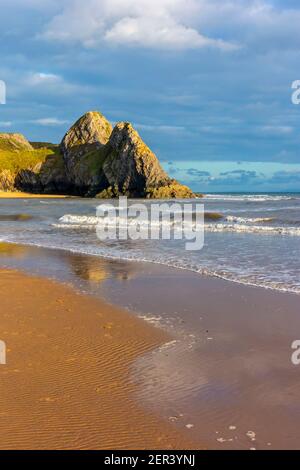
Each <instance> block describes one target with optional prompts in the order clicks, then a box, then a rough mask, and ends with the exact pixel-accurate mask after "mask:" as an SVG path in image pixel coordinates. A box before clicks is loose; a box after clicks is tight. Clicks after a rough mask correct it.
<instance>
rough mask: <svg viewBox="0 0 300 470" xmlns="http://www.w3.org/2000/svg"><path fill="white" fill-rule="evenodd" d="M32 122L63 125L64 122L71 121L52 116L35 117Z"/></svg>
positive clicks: (45, 124) (43, 124)
mask: <svg viewBox="0 0 300 470" xmlns="http://www.w3.org/2000/svg"><path fill="white" fill-rule="evenodd" d="M30 122H31V123H33V124H38V125H40V126H61V125H62V124H68V123H69V121H65V120H63V119H57V118H52V117H47V118H41V119H35V120H33V121H30Z"/></svg>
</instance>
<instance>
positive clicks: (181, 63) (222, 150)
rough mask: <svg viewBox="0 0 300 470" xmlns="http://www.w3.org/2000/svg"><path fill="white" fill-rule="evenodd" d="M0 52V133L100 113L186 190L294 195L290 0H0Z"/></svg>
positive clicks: (295, 43) (298, 35)
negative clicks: (139, 141) (125, 129)
mask: <svg viewBox="0 0 300 470" xmlns="http://www.w3.org/2000/svg"><path fill="white" fill-rule="evenodd" d="M0 57H1V60H0V81H1V80H3V81H4V82H5V84H6V104H0V132H21V133H23V134H24V135H25V136H26V137H27V138H28V139H29V140H36V141H51V142H59V141H60V140H61V139H62V137H63V135H64V133H65V132H66V130H67V129H68V128H69V127H70V126H71V125H72V124H73V122H74V121H75V120H77V118H78V117H80V116H81V115H82V114H84V113H85V112H87V111H90V110H99V111H101V112H102V113H103V114H104V115H105V116H106V117H107V118H108V119H109V120H110V121H111V122H112V123H116V122H118V121H130V122H132V123H133V125H134V126H135V127H136V129H137V130H138V131H139V133H140V135H141V136H142V138H143V139H144V140H145V142H146V143H147V144H148V145H149V146H150V147H151V149H152V150H153V151H154V152H155V153H156V154H157V156H158V158H159V159H160V161H161V163H162V164H163V166H164V168H165V169H167V170H168V172H169V173H170V175H171V176H173V177H174V178H177V179H179V180H180V181H181V182H183V183H186V184H189V185H190V186H191V187H192V188H193V189H194V190H195V191H204V192H215V191H218V192H222V191H255V192H265V191H300V158H299V156H300V153H299V149H300V132H298V127H299V129H300V105H297V104H294V103H293V102H292V93H293V92H295V90H293V89H292V83H293V82H294V81H296V80H300V68H299V63H300V3H299V0H151V1H150V0H85V1H84V2H82V1H81V0H43V1H41V0H0ZM0 83H1V82H0ZM299 84H300V82H299ZM299 96H300V94H299ZM299 101H300V100H299ZM0 103H1V99H0Z"/></svg>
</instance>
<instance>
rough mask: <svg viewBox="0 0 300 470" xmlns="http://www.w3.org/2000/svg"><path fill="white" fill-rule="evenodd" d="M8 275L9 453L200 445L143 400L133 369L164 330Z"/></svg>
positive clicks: (1, 392) (44, 283)
mask: <svg viewBox="0 0 300 470" xmlns="http://www.w3.org/2000/svg"><path fill="white" fill-rule="evenodd" d="M0 276H1V277H0V279H1V281H0V296H1V303H0V318H1V323H0V325H1V326H0V339H1V340H4V341H5V342H6V345H7V364H6V365H0V429H1V433H0V448H1V449H91V448H93V449H138V448H146V449H161V448H179V449H187V448H192V447H193V446H194V445H193V444H192V443H189V442H188V440H187V439H186V438H185V437H184V436H182V435H180V434H179V432H178V431H177V430H176V429H175V428H173V427H172V424H169V423H168V422H164V421H163V420H162V419H160V418H159V417H157V416H154V415H152V414H150V413H148V412H146V411H144V410H143V408H142V406H141V405H140V404H138V403H137V402H136V401H135V399H134V391H135V385H134V384H133V383H132V380H131V377H130V365H131V364H132V362H133V361H134V360H135V359H136V358H137V357H138V356H140V355H142V354H143V353H145V352H147V351H150V350H151V349H153V348H154V347H156V346H157V345H159V344H161V343H163V342H164V341H165V340H166V339H167V338H166V335H165V333H164V332H161V331H160V330H157V329H154V328H153V327H152V326H149V325H147V324H145V323H144V322H143V321H141V320H138V319H136V318H135V317H133V316H131V315H130V314H128V313H127V312H125V311H122V310H120V309H117V308H114V307H111V306H110V305H107V304H105V303H104V302H102V301H99V300H97V299H94V298H91V297H85V296H82V295H80V294H78V293H76V292H75V291H74V290H73V289H71V288H69V287H66V286H63V285H60V284H57V283H54V282H52V281H48V280H46V279H40V278H34V277H30V276H26V275H24V274H21V273H17V272H14V271H4V270H1V271H0Z"/></svg>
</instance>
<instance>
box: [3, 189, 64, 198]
mask: <svg viewBox="0 0 300 470" xmlns="http://www.w3.org/2000/svg"><path fill="white" fill-rule="evenodd" d="M70 197H72V196H65V195H62V194H33V193H24V192H22V191H11V192H10V191H0V199H24V198H25V199H41V198H42V199H66V198H70Z"/></svg>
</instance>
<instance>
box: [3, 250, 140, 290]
mask: <svg viewBox="0 0 300 470" xmlns="http://www.w3.org/2000/svg"><path fill="white" fill-rule="evenodd" d="M0 257H1V259H2V261H3V260H4V258H8V259H12V258H14V259H16V260H18V259H19V258H20V257H22V258H23V260H24V265H22V266H19V267H21V268H23V269H24V268H25V269H26V270H27V269H28V268H30V266H31V264H32V263H31V260H32V259H33V258H34V259H35V261H40V263H38V264H34V267H35V272H36V271H38V273H39V274H43V272H41V270H40V268H41V267H43V266H44V269H45V275H48V274H49V272H48V269H47V267H49V266H51V265H53V261H54V260H56V262H58V263H59V264H61V263H63V265H64V266H63V267H62V268H63V270H64V271H65V270H66V268H67V271H68V272H70V273H71V274H72V275H75V277H76V278H78V279H81V280H83V281H87V282H89V283H92V284H100V283H102V282H103V281H106V280H108V279H115V280H119V281H127V280H131V279H133V278H134V277H135V276H136V274H137V266H135V265H134V264H133V263H127V262H124V261H121V262H116V261H113V262H112V261H109V260H105V259H103V258H96V257H94V256H87V255H81V254H76V253H69V252H64V251H57V250H50V249H44V248H38V247H32V246H22V245H16V244H12V243H5V242H0ZM47 258H48V260H47ZM50 258H51V259H50ZM26 259H27V261H28V263H26ZM16 267H18V266H16ZM60 270H61V269H60ZM32 274H34V272H33V273H32Z"/></svg>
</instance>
